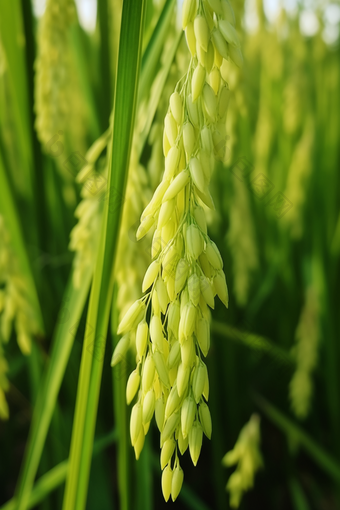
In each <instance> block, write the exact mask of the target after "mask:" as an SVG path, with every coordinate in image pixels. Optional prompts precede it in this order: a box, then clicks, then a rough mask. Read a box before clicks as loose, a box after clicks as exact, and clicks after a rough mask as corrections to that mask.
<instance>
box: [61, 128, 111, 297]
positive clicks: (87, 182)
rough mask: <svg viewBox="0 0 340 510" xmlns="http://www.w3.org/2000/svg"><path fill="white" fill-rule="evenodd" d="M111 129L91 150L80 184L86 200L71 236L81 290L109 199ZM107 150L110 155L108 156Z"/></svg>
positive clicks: (75, 278) (75, 282) (79, 208)
mask: <svg viewBox="0 0 340 510" xmlns="http://www.w3.org/2000/svg"><path fill="white" fill-rule="evenodd" d="M110 135H111V129H108V130H107V131H106V132H105V133H103V135H101V136H100V137H99V138H98V139H97V140H96V141H95V142H94V143H93V144H92V146H91V147H90V149H89V150H88V151H87V153H86V156H85V159H86V164H85V166H84V167H82V168H81V170H80V172H79V173H78V175H77V178H76V181H77V182H79V183H80V184H82V185H83V187H82V190H81V197H82V200H81V201H80V203H79V205H78V206H77V208H76V210H75V213H74V214H75V216H76V218H78V223H77V224H76V225H75V227H74V228H73V229H72V231H71V233H70V244H69V248H70V250H72V251H74V252H75V258H74V261H73V285H74V286H75V288H79V287H80V283H81V281H82V278H83V275H84V273H85V272H86V271H92V270H93V266H94V263H95V258H96V253H97V252H96V247H97V245H98V242H97V240H98V235H99V231H100V220H101V217H102V211H103V204H104V200H105V198H106V197H107V165H108V161H109V158H108V154H109V148H108V145H109V139H110ZM105 150H106V153H105Z"/></svg>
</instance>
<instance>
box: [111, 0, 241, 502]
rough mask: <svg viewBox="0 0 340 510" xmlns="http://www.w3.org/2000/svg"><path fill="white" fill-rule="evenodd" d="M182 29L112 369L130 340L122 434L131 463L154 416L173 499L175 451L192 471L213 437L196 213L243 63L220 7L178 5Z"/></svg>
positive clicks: (220, 281) (207, 199)
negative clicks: (227, 62)
mask: <svg viewBox="0 0 340 510" xmlns="http://www.w3.org/2000/svg"><path fill="white" fill-rule="evenodd" d="M182 21H183V29H184V30H185V34H186V39H187V44H188V47H189V50H190V53H191V57H192V58H191V61H190V64H189V68H188V71H187V73H186V75H185V76H184V77H183V78H182V79H181V80H180V81H179V82H178V83H177V85H176V88H175V91H174V92H173V94H172V95H171V97H170V105H169V108H168V112H167V114H166V116H165V121H164V134H163V151H164V156H165V171H164V175H163V179H162V181H161V183H160V185H159V186H158V188H157V189H156V191H155V193H154V195H153V197H152V199H151V201H150V203H149V204H148V205H147V207H146V208H145V210H144V212H143V214H142V218H141V224H140V226H139V228H138V230H137V239H141V238H142V237H144V236H145V235H146V234H147V232H148V231H149V230H151V229H155V231H154V235H153V240H152V247H151V254H152V262H151V264H150V265H149V267H148V269H147V271H146V273H145V276H144V280H143V284H142V291H143V292H144V293H145V294H144V296H143V297H142V298H141V299H139V300H136V301H135V302H134V303H133V304H132V306H131V307H130V308H129V310H128V311H127V312H126V314H125V316H124V317H123V319H122V321H121V322H120V325H119V328H118V334H123V335H124V336H123V337H122V339H121V340H120V341H119V342H118V344H117V347H116V349H115V351H114V353H113V358H112V366H114V365H116V364H117V363H118V362H119V361H120V359H121V357H122V355H123V354H124V353H125V352H126V349H127V348H128V345H129V341H130V338H131V337H132V338H135V342H136V352H137V357H136V360H137V367H136V369H135V370H134V371H133V372H132V374H131V375H130V377H129V380H128V383H127V390H126V396H127V401H128V403H130V402H132V400H133V399H134V397H135V396H136V395H137V401H136V403H135V404H134V406H133V408H132V412H131V420H130V435H131V442H132V445H133V447H134V449H135V454H136V458H137V459H138V458H139V455H140V453H141V450H142V448H143V445H144V440H145V435H146V434H147V432H148V429H149V426H150V422H151V419H152V417H153V415H154V414H155V417H156V423H157V426H158V428H159V431H160V433H161V439H160V446H161V468H162V470H163V474H162V490H163V495H164V498H165V499H166V500H168V499H169V497H170V495H171V497H172V499H173V500H175V499H176V498H177V496H178V494H179V492H180V489H181V486H182V482H183V471H182V468H181V466H180V462H179V455H178V454H179V452H180V453H181V454H183V453H184V452H185V451H186V450H187V449H188V448H189V451H190V455H191V459H192V461H193V463H194V464H195V465H196V464H197V461H198V458H199V455H200V451H201V446H202V440H203V434H205V435H206V436H207V437H209V438H210V436H211V431H212V427H211V416H210V412H209V408H208V405H207V403H206V402H207V400H208V396H209V378H208V372H207V367H206V365H205V363H204V361H203V359H202V355H203V356H206V355H207V353H208V351H209V346H210V326H209V320H210V311H209V307H210V308H214V304H215V303H214V302H215V295H217V296H218V297H219V298H220V299H221V301H222V302H223V303H224V305H225V306H228V290H227V284H226V279H225V275H224V272H223V261H222V257H221V255H220V253H219V250H218V248H217V246H216V245H215V244H214V243H213V242H212V241H211V239H210V238H209V236H208V234H207V227H206V219H205V212H204V208H203V206H206V207H209V208H213V207H214V204H213V200H212V197H211V195H210V193H209V190H208V186H209V182H210V179H211V174H212V171H213V166H214V156H215V157H218V158H223V155H224V151H225V145H226V133H225V119H226V113H227V107H228V101H229V88H228V85H227V83H226V82H225V80H224V79H223V77H222V76H221V72H220V67H221V65H222V63H223V59H227V58H231V59H232V60H233V61H234V62H235V63H236V64H237V65H241V63H242V54H241V51H240V45H239V40H238V36H237V32H236V30H235V18H234V13H233V9H232V7H231V4H230V3H229V2H228V1H227V0H222V1H221V0H209V1H208V0H200V1H199V2H197V1H195V0H185V2H184V4H183V11H182Z"/></svg>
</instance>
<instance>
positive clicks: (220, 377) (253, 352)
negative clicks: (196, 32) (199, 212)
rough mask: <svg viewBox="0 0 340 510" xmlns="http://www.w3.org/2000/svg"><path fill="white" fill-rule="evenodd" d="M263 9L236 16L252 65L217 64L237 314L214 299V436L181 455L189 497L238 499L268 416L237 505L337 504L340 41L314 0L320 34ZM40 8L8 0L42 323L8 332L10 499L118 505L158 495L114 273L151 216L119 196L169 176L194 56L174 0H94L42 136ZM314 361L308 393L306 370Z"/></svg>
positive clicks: (0, 459)
mask: <svg viewBox="0 0 340 510" xmlns="http://www.w3.org/2000/svg"><path fill="white" fill-rule="evenodd" d="M209 3H210V1H209ZM211 3H214V4H216V3H219V0H215V1H214V2H211ZM234 3H235V4H236V2H234ZM237 4H238V5H237V10H236V14H237V15H236V19H241V18H242V16H243V14H244V10H243V9H244V6H243V2H238V3H237ZM326 4H327V2H326ZM256 5H257V14H256V16H257V18H258V20H259V24H258V27H257V29H256V30H254V31H247V30H246V29H245V28H244V23H240V22H239V21H238V22H237V30H238V33H239V36H240V40H241V46H242V50H243V54H244V60H245V62H244V65H243V67H242V68H240V69H239V68H236V66H234V65H233V63H232V62H228V63H227V64H223V66H222V72H223V78H225V79H226V81H227V82H228V83H229V88H230V91H231V96H230V104H229V110H228V115H227V125H226V133H227V136H228V141H227V146H226V147H225V154H224V157H221V161H220V162H218V164H217V165H216V168H215V173H214V177H213V180H212V184H211V194H212V196H213V199H214V203H215V211H213V212H212V213H210V216H209V217H208V230H209V233H210V235H211V236H212V238H213V240H214V241H215V242H216V244H217V245H218V247H219V249H220V251H221V254H222V257H223V260H224V269H225V273H226V276H227V281H228V287H229V295H230V303H229V309H228V311H226V310H225V309H224V308H223V307H222V306H220V305H217V306H216V309H215V310H214V314H213V320H212V324H211V349H210V352H209V355H208V357H207V366H208V370H209V374H211V375H210V397H209V405H210V408H211V415H212V423H213V432H212V440H211V442H208V441H204V442H203V447H202V454H201V455H202V458H201V459H200V461H199V462H198V465H197V467H193V466H192V465H191V464H190V463H189V462H188V463H187V465H186V458H185V457H184V459H183V464H184V466H185V472H186V477H185V481H184V485H183V490H182V492H181V493H180V496H179V498H178V501H177V503H176V504H178V505H179V506H178V507H179V508H181V507H183V508H195V509H198V508H201V509H202V510H203V509H208V508H214V509H215V508H216V509H218V510H222V509H225V508H228V494H227V493H226V491H225V486H226V484H227V482H228V477H230V476H231V474H232V473H231V471H230V469H229V468H228V470H227V469H225V468H224V467H223V466H222V464H221V461H222V458H223V457H224V455H225V454H226V452H228V451H231V450H232V449H233V447H234V445H235V443H236V441H237V438H238V436H239V433H240V430H241V429H242V427H243V426H244V424H245V423H246V422H247V421H248V420H249V416H251V415H252V414H253V413H254V412H255V413H258V414H259V415H260V416H261V427H260V428H261V456H262V458H263V469H261V471H260V472H259V473H258V474H257V475H256V478H255V481H254V487H253V489H252V490H250V491H249V492H247V493H246V494H245V495H244V496H243V497H242V502H241V504H240V508H244V509H247V508H275V509H278V510H280V509H283V508H284V509H286V508H292V509H294V510H295V509H297V510H306V509H311V510H319V509H320V510H321V509H322V510H328V509H329V510H333V509H335V508H338V507H339V506H340V493H339V479H340V460H339V459H340V437H339V430H340V375H339V374H340V347H339V342H338V337H339V327H340V324H339V319H338V310H337V308H338V289H339V284H340V271H339V269H340V265H339V257H340V212H339V203H340V185H339V184H340V179H339V172H338V168H339V165H340V151H339V139H340V116H339V111H340V95H339V89H340V65H339V61H340V58H339V57H340V49H339V48H340V47H339V38H338V39H337V42H335V43H333V44H328V43H325V41H324V39H323V36H322V29H323V21H322V20H323V12H321V11H320V13H319V12H318V11H317V5H316V2H315V10H316V12H317V16H318V19H319V24H320V28H319V30H318V31H317V33H315V35H313V36H310V37H307V36H304V35H303V34H302V33H301V32H300V30H299V23H298V21H299V16H300V11H299V9H298V10H297V11H296V12H295V13H294V14H287V13H286V12H285V11H283V10H282V12H281V14H280V16H279V17H278V19H277V20H276V21H275V22H269V21H268V19H267V18H266V16H265V14H264V12H263V8H262V2H256ZM29 6H30V4H29V2H26V0H23V1H21V2H20V1H19V0H13V1H12V2H2V3H1V4H0V218H2V220H3V223H4V225H5V227H6V230H7V231H8V233H9V241H10V248H11V253H13V259H14V258H15V261H16V269H17V271H18V273H19V274H20V279H21V280H22V281H23V282H25V289H24V293H25V296H28V297H29V302H30V306H31V308H32V310H33V312H32V314H33V315H32V323H33V320H34V324H36V325H37V327H36V328H35V329H34V335H33V338H32V342H33V348H32V353H31V355H30V356H23V354H22V353H21V351H20V349H18V346H17V342H16V329H15V328H13V332H12V334H11V337H10V338H9V341H8V342H5V339H4V338H3V336H1V335H0V372H1V373H0V398H6V401H7V403H8V410H9V417H8V420H5V421H0V479H1V484H0V510H25V509H28V508H41V509H43V510H50V509H51V510H52V509H54V508H58V509H59V508H63V510H83V509H85V508H90V509H92V508H94V501H96V500H98V501H99V503H98V505H100V508H103V509H104V510H105V508H115V507H117V501H118V502H119V503H118V508H121V509H122V510H129V509H132V508H137V509H139V508H140V509H141V510H142V509H143V510H145V509H146V510H152V509H153V508H160V507H161V505H164V502H163V499H162V494H161V489H160V466H159V461H158V457H159V443H158V436H157V435H156V433H153V428H152V427H153V426H154V425H151V429H150V432H151V434H150V433H149V435H148V436H147V438H146V442H145V445H144V448H143V451H142V453H141V456H140V459H139V460H138V461H135V459H134V456H133V449H132V447H131V444H130V439H129V431H128V423H129V411H128V409H127V407H126V400H125V388H126V381H127V377H128V375H129V373H130V372H131V370H132V369H133V367H134V364H135V363H134V362H135V360H134V356H135V353H134V350H133V348H132V349H130V351H129V352H128V353H127V355H126V356H125V357H124V358H123V360H122V362H121V363H120V365H119V366H118V367H115V368H114V369H112V368H111V367H110V359H111V356H112V352H113V349H114V347H115V346H116V344H117V342H118V338H117V336H116V331H117V324H118V321H119V315H120V314H121V312H122V306H121V296H120V295H119V289H118V287H117V278H116V276H117V271H118V269H119V268H117V260H118V261H119V263H122V262H121V261H124V253H123V254H121V253H120V254H119V257H117V254H118V253H119V250H120V243H121V242H122V235H124V234H125V235H126V236H127V237H128V238H129V242H130V241H131V242H134V239H135V233H136V230H137V227H138V225H133V226H132V227H131V228H130V225H131V224H130V223H129V230H128V232H125V233H124V232H121V231H120V226H121V224H122V216H123V213H124V214H125V215H127V216H125V218H126V217H129V211H128V212H127V213H126V211H124V212H123V210H124V207H125V203H126V202H125V193H127V195H128V196H129V199H130V202H131V203H134V202H135V203H136V204H135V205H136V207H137V204H138V203H139V202H138V201H137V200H135V201H134V199H133V195H132V199H131V195H129V193H130V191H131V189H138V185H140V186H141V189H143V190H144V191H145V193H146V195H147V194H148V193H149V195H148V196H145V199H146V200H149V198H150V196H151V193H152V192H153V191H154V189H155V188H156V186H157V185H158V183H159V181H160V178H161V175H162V172H163V168H164V166H163V165H164V159H163V154H162V123H163V121H164V116H165V114H166V111H167V108H168V101H169V97H170V95H171V93H172V92H173V89H174V85H175V83H176V82H177V81H178V80H179V78H181V76H182V75H183V74H184V73H185V71H186V69H187V67H188V62H189V61H188V51H187V49H186V47H185V41H184V38H183V37H182V32H181V30H180V29H178V27H177V25H176V16H177V12H176V9H177V7H176V6H177V3H176V2H175V1H174V0H165V1H162V2H158V1H157V2H153V1H152V0H144V1H140V2H136V1H134V0H123V1H121V0H107V1H105V2H104V1H100V2H98V9H99V12H98V19H97V25H96V29H95V31H94V32H93V33H89V32H87V31H85V30H84V29H83V28H82V27H81V26H80V25H79V21H78V20H76V19H75V18H74V19H73V23H72V26H69V25H68V24H65V27H64V25H63V24H62V25H61V27H62V28H60V27H59V28H58V30H63V29H65V33H64V34H62V36H63V44H65V45H66V46H67V51H68V52H69V57H68V58H70V61H72V62H73V64H74V65H72V80H71V79H70V80H69V83H70V84H71V88H70V89H69V90H68V91H67V95H66V97H68V98H69V99H68V100H69V101H70V103H69V104H68V107H69V109H68V112H69V115H68V117H67V122H64V121H63V127H62V129H63V134H62V136H61V135H60V134H59V132H58V130H59V127H58V126H57V125H56V127H55V130H54V131H53V128H52V132H51V133H52V135H51V136H48V137H47V139H46V140H45V139H44V145H41V144H40V143H39V142H38V137H37V133H36V131H35V128H36V109H35V105H34V97H35V93H37V92H38V90H37V87H36V81H35V79H36V67H34V66H33V63H34V62H35V61H36V58H37V55H38V54H39V49H41V48H39V45H41V41H40V40H39V37H38V27H39V23H41V20H39V19H37V18H36V17H35V16H34V15H33V11H32V10H31V9H30V8H29ZM241 11H242V12H241ZM242 13H243V14H242ZM66 32H67V33H66ZM59 35H60V34H59ZM37 45H38V47H36V46H37ZM52 46H53V45H52ZM49 51H53V50H51V49H50V50H49ZM44 58H45V60H44V62H45V64H44V65H45V66H48V65H50V64H51V63H52V61H50V60H49V59H48V58H47V59H46V56H45V57H44ZM53 62H54V61H53ZM58 62H59V61H58V59H57V61H56V62H54V64H55V65H57V66H58ZM59 63H60V62H59ZM41 71H43V69H40V72H41ZM57 71H58V73H59V72H60V73H61V74H58V76H61V77H63V74H62V73H63V71H62V69H57ZM42 76H43V74H42ZM40 79H43V78H41V76H40ZM62 83H63V86H64V87H65V84H66V82H65V80H63V79H62ZM59 93H60V90H59V91H58V94H57V97H58V101H59V100H60V94H59ZM45 100H46V98H45ZM48 106H49V107H52V108H53V104H52V105H51V104H49V105H48ZM64 106H65V105H64ZM63 112H65V110H63ZM45 113H46V112H45ZM63 115H64V114H63ZM110 115H112V117H111V118H112V124H111V126H112V128H111V127H109V118H110ZM135 119H136V121H135ZM64 120H65V119H64ZM49 129H50V128H49ZM108 129H109V131H108V133H109V138H107V140H109V141H108V142H106V144H105V147H104V149H103V151H102V154H101V156H100V158H98V160H96V167H95V174H93V175H92V174H90V175H89V177H90V180H91V179H92V185H93V186H94V188H91V189H92V192H91V193H92V197H91V199H92V201H93V204H95V205H98V203H100V207H97V209H96V211H97V212H96V214H98V224H99V225H100V229H99V230H98V235H97V236H96V239H97V240H95V239H94V238H92V239H90V241H89V242H90V244H91V241H92V244H91V247H92V248H93V253H95V254H96V255H95V257H94V260H93V267H90V266H89V269H88V271H87V272H85V276H84V277H83V278H81V282H80V286H79V288H75V287H74V285H73V273H74V271H75V266H74V260H75V259H74V260H72V254H71V251H70V250H69V248H68V245H69V234H70V232H71V230H72V229H73V228H74V227H75V228H77V226H78V225H77V224H76V220H75V218H74V212H75V209H76V207H77V206H78V204H79V203H80V202H81V199H82V197H83V195H82V193H83V191H82V190H81V188H80V186H79V184H78V182H77V179H76V177H77V175H78V173H79V172H80V171H81V170H82V169H83V168H84V166H86V161H85V154H86V153H87V150H88V148H89V147H90V146H91V145H92V144H93V143H94V142H95V140H96V139H98V137H99V136H100V135H101V134H103V133H104V131H105V130H108ZM130 154H132V157H131V158H130ZM105 165H106V166H105ZM139 165H141V166H143V169H144V172H139V174H138V168H139ZM104 167H105V168H106V169H108V171H107V175H106V174H105V168H104ZM134 170H135V173H134ZM136 172H137V173H136ZM136 175H139V176H140V180H141V184H140V183H137V184H136V182H135V176H136ZM95 176H97V177H95ZM98 176H105V179H106V180H105V185H104V187H102V188H101V187H100V186H99V185H100V182H101V181H100V180H95V179H96V178H97V179H98ZM86 182H87V181H85V183H86ZM131 182H132V184H134V185H135V188H133V186H132V187H131ZM93 189H95V191H93ZM141 212H142V211H134V213H133V215H131V217H134V215H136V214H137V215H140V213H141ZM123 224H124V225H126V222H125V223H124V221H123ZM80 234H81V232H80ZM80 238H81V236H80ZM1 246H2V243H1V242H0V269H1V267H5V266H3V265H2V259H1V257H2V252H1ZM149 248H150V239H148V238H146V239H144V240H142V241H140V242H139V244H138V245H134V250H135V251H136V253H137V254H138V253H140V254H141V256H140V257H139V256H136V260H135V261H134V264H133V267H132V268H131V272H133V274H134V277H135V276H136V275H137V276H138V274H139V272H142V273H143V270H144V271H145V267H143V263H144V262H143V261H144V259H145V258H147V257H148V256H149V255H148V254H149ZM138 250H139V251H138ZM146 254H147V255H146ZM126 260H128V257H126ZM125 269H126V274H128V273H129V267H127V268H125ZM139 270H141V271H139ZM7 276H8V275H5V277H7ZM5 277H4V276H3V275H1V274H0V325H1V321H2V310H3V304H2V301H1V299H2V296H3V295H5V294H4V293H3V290H4V288H5V287H4V283H3V282H4V281H7V280H9V279H8V278H7V279H6V278H5ZM131 282H132V283H131ZM131 282H130V280H128V279H127V282H126V287H127V289H128V290H129V287H130V290H131V294H133V290H134V288H133V286H134V282H135V280H133V279H132V280H131ZM140 286H141V282H139V288H140ZM310 295H313V296H315V297H316V302H315V303H314V302H312V303H311V300H310V299H309V298H308V296H310ZM19 297H20V296H19ZM130 297H131V296H128V297H127V298H126V300H127V301H128V299H130ZM312 301H313V300H312ZM313 303H314V304H313ZM33 316H34V317H33ZM0 331H1V328H0ZM308 360H309V361H308ZM307 361H308V362H307ZM302 372H303V375H304V381H303V384H304V385H305V386H304V387H302V383H301V384H300V383H299V378H298V377H297V376H296V377H295V379H293V377H294V374H295V375H296V374H301V373H302ZM7 381H9V383H8V382H7ZM292 381H295V382H294V383H292ZM294 384H295V386H294ZM299 384H300V385H299ZM293 386H294V388H293V389H292V387H293ZM304 388H307V390H305V391H304ZM2 395H4V397H2ZM292 395H293V396H292ZM294 399H295V400H294ZM299 399H300V400H299ZM6 406H7V404H6ZM6 409H7V407H6ZM297 409H302V410H303V412H302V411H301V412H298V411H297ZM295 413H296V414H295ZM6 414H7V413H4V415H3V417H5V415H6ZM186 455H187V454H186ZM207 466H209V468H207ZM91 468H92V469H91ZM18 473H19V475H18ZM99 498H101V499H99Z"/></svg>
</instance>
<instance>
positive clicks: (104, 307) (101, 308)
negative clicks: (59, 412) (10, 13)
mask: <svg viewBox="0 0 340 510" xmlns="http://www.w3.org/2000/svg"><path fill="white" fill-rule="evenodd" d="M143 19H144V1H142V2H133V1H132V0H125V1H124V3H123V13H122V24H121V32H120V44H119V55H118V73H117V81H116V90H115V101H114V123H113V134H112V153H111V164H110V172H109V175H108V190H109V196H108V201H106V203H105V208H104V214H103V218H102V229H101V239H100V246H99V252H98V256H97V263H96V267H95V272H94V279H93V285H92V290H91V296H90V304H89V310H88V315H87V326H86V332H85V335H86V338H87V339H88V341H87V342H86V344H85V342H84V345H83V352H82V360H81V367H80V375H79V382H78V390H77V400H76V409H75V418H74V422H73V430H72V439H71V448H70V470H69V474H68V477H67V480H66V488H65V495H64V503H63V509H64V510H81V509H84V508H85V505H86V496H87V485H88V479H89V473H90V465H91V453H92V447H93V437H94V431H95V424H96V417H97V408H98V398H99V391H100V382H101V375H102V368H103V357H104V352H105V344H106V336H107V328H108V321H109V313H110V306H111V299H112V293H113V284H114V264H115V258H116V252H117V241H118V236H119V227H120V221H121V216H122V209H123V199H124V195H125V188H126V181H127V172H128V165H129V159H130V151H131V143H132V135H133V126H134V119H135V109H136V96H137V85H138V77H139V69H140V56H141V40H142V32H143ZM117 196H118V197H119V200H118V202H119V203H118V204H117ZM89 346H91V351H92V352H90V350H89V348H88V347H89Z"/></svg>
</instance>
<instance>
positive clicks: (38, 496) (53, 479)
mask: <svg viewBox="0 0 340 510" xmlns="http://www.w3.org/2000/svg"><path fill="white" fill-rule="evenodd" d="M118 437H119V436H118V433H117V430H113V431H112V432H110V433H109V434H107V435H106V436H104V437H102V438H100V439H97V440H96V441H95V443H94V446H93V457H95V456H96V455H97V454H98V453H100V452H102V451H103V450H105V448H106V447H107V446H109V445H110V444H111V443H112V442H114V441H117V439H118ZM67 470H68V460H64V461H63V462H60V464H58V465H57V466H55V467H54V468H52V469H51V470H50V471H48V473H45V474H44V475H43V476H41V477H40V478H39V480H38V481H37V483H36V484H35V485H34V487H33V489H32V492H31V494H30V497H29V500H28V503H27V508H28V509H29V508H34V507H35V506H36V505H37V504H38V503H41V501H43V500H44V499H45V498H46V496H47V495H48V494H50V492H52V491H54V490H55V489H56V488H57V487H58V486H59V485H61V484H62V483H63V481H64V480H65V478H66V475H67ZM16 505H17V500H16V498H15V497H14V498H12V499H10V500H9V501H7V503H5V504H4V505H3V506H1V507H0V510H16V508H17V506H16Z"/></svg>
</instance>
